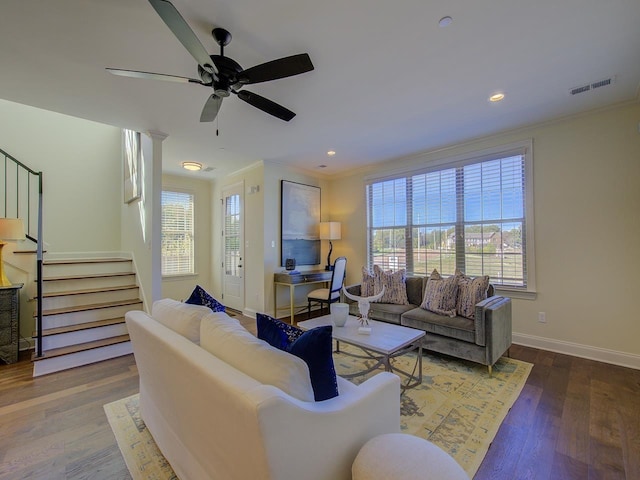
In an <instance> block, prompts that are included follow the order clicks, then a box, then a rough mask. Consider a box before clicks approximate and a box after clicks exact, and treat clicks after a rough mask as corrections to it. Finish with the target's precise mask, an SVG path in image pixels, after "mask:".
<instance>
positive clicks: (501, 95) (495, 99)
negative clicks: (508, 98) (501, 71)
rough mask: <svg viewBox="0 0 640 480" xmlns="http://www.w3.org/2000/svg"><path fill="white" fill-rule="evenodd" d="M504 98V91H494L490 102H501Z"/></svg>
mask: <svg viewBox="0 0 640 480" xmlns="http://www.w3.org/2000/svg"><path fill="white" fill-rule="evenodd" d="M503 98H504V93H494V94H493V95H491V96H490V97H489V101H490V102H499V101H500V100H502V99H503Z"/></svg>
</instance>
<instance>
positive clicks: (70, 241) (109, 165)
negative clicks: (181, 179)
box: [0, 100, 122, 252]
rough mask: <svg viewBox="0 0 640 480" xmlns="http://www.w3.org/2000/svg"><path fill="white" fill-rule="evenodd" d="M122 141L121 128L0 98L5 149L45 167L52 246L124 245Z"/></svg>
mask: <svg viewBox="0 0 640 480" xmlns="http://www.w3.org/2000/svg"><path fill="white" fill-rule="evenodd" d="M120 142H121V140H120V129H118V128H115V127H111V126H108V125H103V124H100V123H95V122H90V121H87V120H82V119H79V118H74V117H69V116H67V115H61V114H59V113H54V112H48V111H46V110H40V109H37V108H33V107H28V106H26V105H20V104H17V103H12V102H7V101H4V100H0V148H1V149H3V150H5V151H6V152H7V153H9V154H10V155H12V156H14V157H15V158H17V159H18V160H19V161H21V162H22V163H24V164H25V165H27V166H28V167H30V168H32V169H34V170H39V171H42V172H43V191H44V195H43V198H44V217H43V230H44V235H43V238H44V241H45V242H46V244H47V249H48V250H49V251H53V252H99V251H114V250H119V249H120V205H121V204H122V197H121V192H120V187H119V186H120V185H121V183H122V181H121V176H120V172H121V170H120V169H121V163H122V162H121V158H122V155H121V150H120V145H121V143H120ZM97 180H98V181H97ZM114 187H115V188H114ZM80 219H81V221H79V220H80Z"/></svg>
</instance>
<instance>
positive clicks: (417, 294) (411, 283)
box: [404, 276, 427, 307]
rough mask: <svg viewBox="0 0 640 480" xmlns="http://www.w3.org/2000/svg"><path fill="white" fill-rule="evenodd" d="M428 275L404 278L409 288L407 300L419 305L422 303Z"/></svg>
mask: <svg viewBox="0 0 640 480" xmlns="http://www.w3.org/2000/svg"><path fill="white" fill-rule="evenodd" d="M426 280H427V279H426V277H413V276H408V277H406V278H405V280H404V284H405V286H406V288H407V300H409V304H411V305H415V306H416V307H419V306H420V304H421V303H422V297H423V295H424V287H425V282H426Z"/></svg>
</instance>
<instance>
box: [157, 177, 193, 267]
mask: <svg viewBox="0 0 640 480" xmlns="http://www.w3.org/2000/svg"><path fill="white" fill-rule="evenodd" d="M166 193H167V194H174V195H177V196H186V197H188V198H189V199H190V201H191V225H190V227H191V228H190V229H189V227H188V226H187V227H186V228H185V229H183V230H177V231H176V233H178V234H180V233H182V234H184V235H186V236H187V239H188V241H189V243H190V247H189V248H188V250H189V253H188V255H189V257H188V260H187V262H186V265H182V268H180V267H181V264H178V266H177V268H176V269H175V270H172V271H170V272H167V271H166V270H165V267H166V261H165V255H164V251H163V250H164V240H165V232H166V227H165V225H164V220H163V221H162V227H161V228H162V239H161V243H162V247H161V255H162V267H161V268H162V277H163V278H175V277H182V276H192V275H197V273H196V271H195V248H196V246H195V217H196V207H195V203H196V198H195V194H194V193H193V192H192V191H189V190H183V189H180V188H173V187H163V189H162V194H161V206H162V207H161V208H162V211H163V213H164V207H165V203H164V202H165V194H166ZM162 218H164V215H162Z"/></svg>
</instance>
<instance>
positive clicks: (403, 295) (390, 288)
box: [373, 265, 409, 305]
mask: <svg viewBox="0 0 640 480" xmlns="http://www.w3.org/2000/svg"><path fill="white" fill-rule="evenodd" d="M373 273H374V276H375V288H374V290H375V293H374V295H375V294H378V293H380V292H381V291H382V288H383V287H384V295H382V298H381V299H380V300H378V302H379V303H391V304H393V305H409V299H408V298H407V286H406V284H405V279H406V270H405V269H404V268H402V269H400V270H398V271H396V272H392V271H388V272H385V271H384V270H382V269H381V268H380V267H379V266H378V265H374V266H373Z"/></svg>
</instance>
